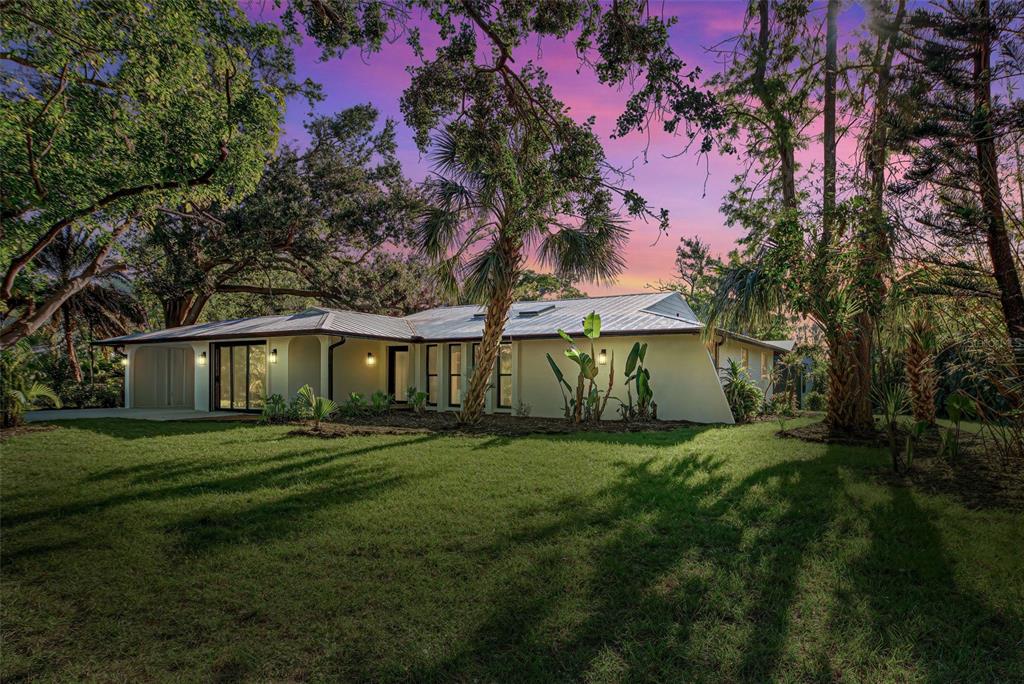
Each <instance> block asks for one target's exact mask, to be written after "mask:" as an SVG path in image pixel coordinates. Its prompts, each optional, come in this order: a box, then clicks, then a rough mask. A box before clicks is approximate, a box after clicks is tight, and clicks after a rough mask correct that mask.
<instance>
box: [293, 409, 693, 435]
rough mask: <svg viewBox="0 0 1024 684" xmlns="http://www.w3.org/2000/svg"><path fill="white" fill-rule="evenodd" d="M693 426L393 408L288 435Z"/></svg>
mask: <svg viewBox="0 0 1024 684" xmlns="http://www.w3.org/2000/svg"><path fill="white" fill-rule="evenodd" d="M692 425H694V423H689V422H686V421H675V420H672V421H669V420H659V421H651V422H642V423H641V422H636V423H624V422H622V421H618V420H615V421H602V422H601V423H599V424H596V425H590V424H587V425H571V424H569V423H567V422H566V421H564V420H560V419H557V418H532V417H528V416H509V415H485V416H483V417H482V418H481V419H480V422H479V423H477V424H475V425H460V424H459V423H458V421H457V420H456V419H455V415H454V414H452V413H435V412H428V413H424V414H416V413H414V412H412V411H393V412H391V413H388V414H385V415H382V416H359V417H346V418H336V419H334V420H332V421H330V422H328V423H322V424H321V429H320V432H315V431H314V430H312V428H311V427H309V426H308V425H305V426H303V427H302V428H300V429H297V430H293V431H292V432H290V433H289V434H297V435H308V436H312V437H323V438H332V437H351V436H366V435H409V434H446V435H490V436H502V437H519V436H525V435H551V434H570V433H574V432H598V433H624V432H664V431H669V430H678V429H679V428H682V427H689V426H692Z"/></svg>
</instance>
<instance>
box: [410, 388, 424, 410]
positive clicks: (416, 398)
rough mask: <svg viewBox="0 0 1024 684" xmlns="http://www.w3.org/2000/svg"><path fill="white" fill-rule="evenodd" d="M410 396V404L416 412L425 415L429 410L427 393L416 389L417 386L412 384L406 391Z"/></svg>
mask: <svg viewBox="0 0 1024 684" xmlns="http://www.w3.org/2000/svg"><path fill="white" fill-rule="evenodd" d="M406 396H407V397H408V402H409V406H411V407H412V410H413V411H415V412H416V414H417V415H423V413H424V412H425V411H426V410H427V393H426V392H421V391H419V390H417V389H416V387H415V386H410V387H409V389H408V390H407V391H406Z"/></svg>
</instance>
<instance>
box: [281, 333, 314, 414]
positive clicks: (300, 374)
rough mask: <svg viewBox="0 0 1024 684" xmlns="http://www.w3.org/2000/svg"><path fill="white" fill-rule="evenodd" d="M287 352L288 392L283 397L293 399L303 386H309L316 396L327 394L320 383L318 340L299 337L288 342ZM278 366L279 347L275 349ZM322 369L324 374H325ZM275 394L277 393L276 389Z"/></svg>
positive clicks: (312, 336)
mask: <svg viewBox="0 0 1024 684" xmlns="http://www.w3.org/2000/svg"><path fill="white" fill-rule="evenodd" d="M285 349H286V350H287V351H286V352H285V353H286V354H287V356H288V358H287V368H286V371H285V372H286V373H287V376H286V377H287V378H288V392H287V393H286V394H285V397H286V398H288V397H294V396H295V395H296V393H298V391H299V388H300V387H302V386H303V385H310V386H311V387H312V388H313V391H314V392H316V393H317V394H318V395H319V394H323V395H326V394H327V388H326V387H322V386H321V383H320V380H321V378H320V339H319V336H317V335H299V336H296V337H293V338H291V339H290V340H289V342H288V346H287V347H285ZM277 351H278V355H279V358H278V364H280V363H281V361H280V353H281V347H280V346H278V347H277ZM326 372H327V371H326V369H324V373H326ZM274 391H275V392H277V391H279V390H277V389H275V390H274Z"/></svg>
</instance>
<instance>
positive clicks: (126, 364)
mask: <svg viewBox="0 0 1024 684" xmlns="http://www.w3.org/2000/svg"><path fill="white" fill-rule="evenodd" d="M121 365H122V366H124V367H125V368H127V367H128V357H127V356H122V357H121Z"/></svg>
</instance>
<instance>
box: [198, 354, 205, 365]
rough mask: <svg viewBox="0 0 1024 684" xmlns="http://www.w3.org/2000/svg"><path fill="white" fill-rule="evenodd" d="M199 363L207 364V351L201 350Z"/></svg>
mask: <svg viewBox="0 0 1024 684" xmlns="http://www.w3.org/2000/svg"><path fill="white" fill-rule="evenodd" d="M199 365H200V366H205V365H206V352H199Z"/></svg>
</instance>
